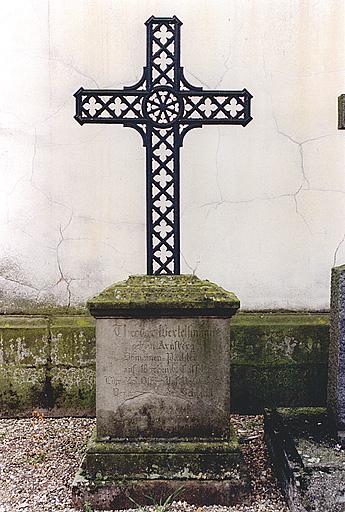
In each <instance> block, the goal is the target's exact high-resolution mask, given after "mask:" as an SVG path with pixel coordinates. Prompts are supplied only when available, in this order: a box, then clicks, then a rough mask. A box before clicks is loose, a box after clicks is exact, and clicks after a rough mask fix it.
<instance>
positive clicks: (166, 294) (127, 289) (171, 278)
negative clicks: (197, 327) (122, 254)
mask: <svg viewBox="0 0 345 512" xmlns="http://www.w3.org/2000/svg"><path fill="white" fill-rule="evenodd" d="M87 306H88V308H89V310H90V313H91V314H92V315H93V316H94V317H96V318H100V317H107V316H112V317H113V316H120V317H126V316H133V312H134V311H135V314H136V316H145V317H148V316H189V317H190V316H220V317H231V316H233V315H234V314H235V313H236V311H237V310H238V308H239V307H240V301H239V300H238V298H237V297H236V295H235V294H234V293H232V292H228V291H226V290H224V289H223V288H221V287H220V286H218V285H216V284H215V283H211V282H210V281H208V280H202V279H199V278H198V277H197V276H195V275H189V274H183V275H159V276H154V275H153V276H146V275H138V276H130V277H129V278H128V279H127V281H122V282H119V283H115V284H113V285H112V286H110V287H109V288H106V289H105V290H104V291H102V292H101V293H100V294H99V295H96V296H95V297H93V298H92V299H90V300H89V301H88V303H87Z"/></svg>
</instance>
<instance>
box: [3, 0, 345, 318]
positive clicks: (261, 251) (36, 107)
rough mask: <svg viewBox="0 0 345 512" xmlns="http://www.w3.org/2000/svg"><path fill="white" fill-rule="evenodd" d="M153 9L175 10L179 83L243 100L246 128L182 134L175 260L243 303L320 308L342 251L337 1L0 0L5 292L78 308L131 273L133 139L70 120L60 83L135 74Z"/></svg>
mask: <svg viewBox="0 0 345 512" xmlns="http://www.w3.org/2000/svg"><path fill="white" fill-rule="evenodd" d="M152 14H154V15H156V16H171V15H174V14H176V15H177V16H178V17H179V18H180V19H181V20H182V21H183V27H182V65H184V67H185V70H186V76H187V78H188V79H189V80H190V82H192V83H193V84H195V85H202V86H203V87H204V88H212V89H213V88H222V89H241V88H243V87H246V88H247V89H248V90H249V91H250V92H251V93H252V94H253V96H254V99H253V117H254V120H253V121H252V122H251V123H250V124H249V125H248V126H247V127H246V128H245V129H243V128H241V127H236V126H222V127H204V128H203V129H201V130H194V131H192V132H190V133H189V134H188V135H187V137H186V139H185V143H184V147H183V149H182V155H181V174H182V178H181V212H182V219H181V220H182V226H181V227H182V244H181V245H182V253H183V255H182V258H181V260H182V271H183V272H185V273H187V272H196V273H197V274H198V275H199V276H200V277H205V278H208V279H210V280H213V281H216V282H217V283H219V284H221V285H222V286H224V287H225V288H228V289H231V290H234V291H235V292H236V293H237V294H238V295H239V297H240V299H241V301H242V306H243V307H244V308H246V309H253V308H255V309H257V308H259V309H263V308H290V309H291V308H308V309H320V308H326V307H328V303H329V275H330V268H331V266H332V265H333V264H334V263H336V264H341V263H344V260H345V165H344V164H345V157H344V148H345V134H344V132H341V131H338V130H337V96H338V95H339V94H341V93H344V92H345V43H344V21H345V20H344V2H343V0H327V1H323V0H321V1H320V0H319V1H317V0H284V1H277V0H212V1H211V0H188V1H186V0H181V1H180V0H179V1H176V0H169V1H165V0H164V1H163V0H145V1H143V0H136V1H134V0H117V1H115V0H97V1H96V0H73V1H71V0H50V1H48V0H32V1H27V0H12V2H1V13H0V26H1V30H0V39H1V49H2V50H1V54H0V62H1V69H2V78H1V82H0V98H1V106H0V114H1V115H0V163H1V167H0V168H1V178H2V182H1V187H0V195H1V197H0V199H1V201H0V214H1V217H0V245H1V256H0V286H1V288H0V290H1V300H2V302H3V304H5V305H6V304H10V303H14V302H16V301H18V300H19V301H21V300H24V299H30V300H33V301H37V300H38V301H43V302H44V301H46V302H47V301H48V302H52V303H60V304H77V303H80V302H83V301H84V300H85V299H86V298H87V297H89V296H91V295H92V294H94V293H96V292H97V291H99V290H101V289H102V288H103V287H105V286H107V285H110V284H111V283H112V282H114V281H116V280H121V279H124V278H126V276H127V275H129V274H135V273H144V272H145V153H144V149H143V147H142V144H141V140H140V138H139V136H138V134H137V133H136V132H134V131H133V130H131V129H128V128H123V127H121V126H104V125H85V126H83V127H80V126H79V125H78V124H77V123H76V122H75V121H74V119H73V115H74V99H73V93H74V92H75V91H76V90H77V89H78V88H79V87H80V86H83V87H85V88H92V87H105V88H109V87H110V88H122V87H123V86H124V85H131V84H133V83H135V82H136V81H137V80H138V79H139V78H140V76H141V72H142V67H143V66H144V64H145V37H146V34H145V27H144V22H145V20H146V19H147V18H148V17H149V16H151V15H152Z"/></svg>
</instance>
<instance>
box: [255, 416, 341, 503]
mask: <svg viewBox="0 0 345 512" xmlns="http://www.w3.org/2000/svg"><path fill="white" fill-rule="evenodd" d="M265 433H266V439H267V441H268V447H269V450H270V453H271V456H272V459H273V462H274V465H275V469H276V473H277V476H278V478H279V479H280V482H281V484H282V488H283V490H284V492H285V495H286V498H287V500H288V502H289V506H290V509H291V510H292V511H293V512H306V511H311V510H313V511H318V512H344V511H345V484H344V482H345V451H344V450H339V445H338V444H337V443H338V439H337V436H336V432H335V429H334V428H333V425H332V423H331V422H330V420H329V417H328V414H327V411H326V409H321V408H315V409H312V408H304V409H299V408H296V409H278V410H277V411H273V412H272V411H266V413H265Z"/></svg>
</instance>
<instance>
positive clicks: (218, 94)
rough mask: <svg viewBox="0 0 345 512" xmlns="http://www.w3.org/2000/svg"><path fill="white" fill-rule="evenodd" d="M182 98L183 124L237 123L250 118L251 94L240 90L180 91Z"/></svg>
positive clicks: (242, 123)
mask: <svg viewBox="0 0 345 512" xmlns="http://www.w3.org/2000/svg"><path fill="white" fill-rule="evenodd" d="M180 96H181V98H182V100H183V114H182V116H181V118H180V122H181V123H183V124H187V125H188V124H198V125H201V124H239V125H242V126H246V125H247V124H248V123H249V122H250V121H251V120H252V117H251V115H250V100H251V98H252V95H251V94H250V93H249V92H248V91H247V90H246V89H243V90H242V91H196V92H194V91H180Z"/></svg>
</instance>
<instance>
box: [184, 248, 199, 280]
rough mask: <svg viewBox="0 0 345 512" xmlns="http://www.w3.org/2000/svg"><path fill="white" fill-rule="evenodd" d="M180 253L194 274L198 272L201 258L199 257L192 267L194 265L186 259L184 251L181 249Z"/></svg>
mask: <svg viewBox="0 0 345 512" xmlns="http://www.w3.org/2000/svg"><path fill="white" fill-rule="evenodd" d="M180 254H181V256H182V259H183V261H184V262H185V264H186V265H187V267H188V268H189V269H190V270H191V272H192V274H193V275H195V274H196V271H197V270H198V267H199V265H200V259H198V260H197V261H196V263H195V267H192V265H190V264H189V263H188V261H187V259H186V257H185V256H184V254H183V253H182V251H180Z"/></svg>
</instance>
